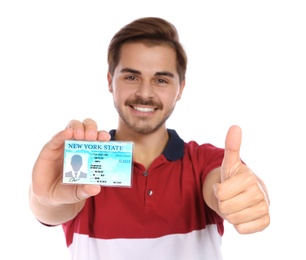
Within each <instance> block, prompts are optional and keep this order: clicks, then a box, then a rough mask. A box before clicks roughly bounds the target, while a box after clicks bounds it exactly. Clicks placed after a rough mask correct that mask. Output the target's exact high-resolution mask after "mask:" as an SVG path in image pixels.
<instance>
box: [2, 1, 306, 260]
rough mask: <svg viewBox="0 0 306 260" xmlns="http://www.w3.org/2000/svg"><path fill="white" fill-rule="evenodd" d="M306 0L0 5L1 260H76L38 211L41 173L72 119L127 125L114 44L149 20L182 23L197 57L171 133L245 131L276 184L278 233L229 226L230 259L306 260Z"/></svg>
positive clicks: (214, 138) (248, 149)
mask: <svg viewBox="0 0 306 260" xmlns="http://www.w3.org/2000/svg"><path fill="white" fill-rule="evenodd" d="M304 2H305V1H295V0H291V1H282V0H279V1H269V0H266V1H261V0H259V1H179V0H176V1H165V0H162V1H160V0H154V1H150V2H149V1H140V0H138V1H135V0H129V1H124V0H119V1H66V0H62V1H59V0H54V1H38V0H37V1H34V0H28V1H21V0H20V1H14V0H11V1H9V0H7V1H5V0H4V1H1V2H0V98H1V102H0V111H1V128H0V131H1V132H0V133H1V156H0V162H1V169H2V178H1V181H2V187H1V191H0V192H1V199H2V203H1V213H0V220H1V233H0V234H1V238H2V242H1V250H0V259H20V258H19V256H22V257H21V258H22V259H32V260H36V259H44V260H48V259H50V260H51V259H52V260H53V259H69V257H68V250H67V248H66V245H65V240H64V234H63V231H62V229H61V227H55V228H47V227H44V226H42V225H40V224H39V223H38V222H37V221H36V220H35V219H34V217H33V215H32V214H31V212H30V210H29V207H28V196H27V192H28V187H29V184H30V179H31V170H32V166H33V164H34V161H35V159H36V157H37V155H38V153H39V151H40V149H41V147H42V146H43V144H44V143H45V142H47V141H48V140H49V139H50V138H51V137H52V136H53V135H54V134H55V133H56V132H58V131H60V130H62V129H63V128H65V126H66V125H67V123H68V122H69V120H70V119H73V118H76V119H79V120H83V119H84V118H86V117H90V118H93V119H95V120H96V121H97V122H98V124H99V127H100V128H101V129H106V130H109V129H111V128H115V127H116V125H117V114H116V112H115V109H114V108H113V104H112V97H111V94H109V93H108V91H107V81H106V72H107V63H106V52H107V46H108V43H109V41H110V39H111V37H112V36H113V34H114V33H115V32H117V30H119V29H120V28H121V27H122V26H124V25H125V24H126V23H128V22H130V21H132V20H134V19H136V18H139V17H142V16H159V17H162V18H166V19H168V20H169V21H170V22H172V23H173V24H175V26H176V27H177V29H178V30H179V32H180V38H181V42H182V43H183V45H184V47H185V49H186V51H187V54H188V57H189V65H188V72H187V85H186V88H185V92H184V95H183V98H182V100H181V101H179V102H178V104H177V108H176V110H175V112H174V113H173V115H172V117H171V118H170V120H169V121H168V125H167V126H168V127H169V128H175V129H176V130H177V131H178V133H179V134H180V135H181V137H182V138H184V139H185V141H189V140H192V139H194V140H196V141H198V142H199V143H203V142H211V143H213V144H215V145H216V146H220V147H223V144H224V138H225V134H226V132H227V129H228V127H229V126H230V125H232V124H238V125H240V126H241V128H242V130H243V143H242V148H241V156H242V158H243V160H244V161H246V162H247V164H248V165H249V166H250V167H251V168H252V169H253V171H254V172H255V173H257V174H258V175H259V176H261V177H262V178H263V179H264V180H265V182H266V184H267V186H268V188H269V192H270V198H271V225H270V227H269V228H267V229H266V230H265V231H264V232H262V233H257V234H254V235H239V234H237V233H236V231H234V229H233V228H232V227H231V226H229V225H226V226H225V235H224V238H223V246H222V250H223V252H224V259H228V260H232V259H235V260H239V259H243V260H245V259H248V260H251V259H256V260H257V259H306V252H305V239H304V235H305V232H306V228H305V217H306V213H305V198H306V196H305V187H304V186H305V184H304V182H305V174H306V172H305V145H306V140H305V133H306V124H305V112H306V104H305V87H306V51H305V50H306V48H305V46H306V18H305V17H306V15H305V14H306V8H305V5H304ZM200 3H201V4H200Z"/></svg>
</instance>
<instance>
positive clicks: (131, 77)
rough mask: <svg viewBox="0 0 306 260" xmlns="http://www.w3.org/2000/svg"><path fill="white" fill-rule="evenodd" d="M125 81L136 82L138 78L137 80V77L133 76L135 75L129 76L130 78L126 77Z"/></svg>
mask: <svg viewBox="0 0 306 260" xmlns="http://www.w3.org/2000/svg"><path fill="white" fill-rule="evenodd" d="M125 79H126V80H130V81H134V80H136V79H137V78H136V77H135V76H133V75H128V76H126V77H125Z"/></svg>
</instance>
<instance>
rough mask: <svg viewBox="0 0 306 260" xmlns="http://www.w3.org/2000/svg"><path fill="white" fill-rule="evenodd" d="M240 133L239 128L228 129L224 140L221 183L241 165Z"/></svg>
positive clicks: (234, 126)
mask: <svg viewBox="0 0 306 260" xmlns="http://www.w3.org/2000/svg"><path fill="white" fill-rule="evenodd" d="M241 138H242V133H241V129H240V127H239V126H236V125H233V126H231V127H230V128H229V130H228V132H227V135H226V138H225V150H224V158H223V162H222V166H221V181H222V182H223V181H224V180H226V179H228V178H229V177H230V176H231V175H233V174H235V169H237V167H238V166H239V165H240V164H241V160H240V146H241Z"/></svg>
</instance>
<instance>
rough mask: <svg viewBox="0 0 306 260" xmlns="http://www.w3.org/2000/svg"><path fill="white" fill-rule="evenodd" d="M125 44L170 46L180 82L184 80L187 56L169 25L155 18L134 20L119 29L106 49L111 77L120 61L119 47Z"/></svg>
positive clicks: (172, 26) (171, 26)
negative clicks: (174, 57)
mask: <svg viewBox="0 0 306 260" xmlns="http://www.w3.org/2000/svg"><path fill="white" fill-rule="evenodd" d="M126 42H143V43H145V44H148V45H162V44H166V45H168V46H170V47H171V48H172V49H173V50H174V51H175V52H176V64H177V65H176V67H177V72H178V75H179V78H180V82H182V81H183V80H185V74H186V69H187V55H186V53H185V50H184V49H183V47H182V45H181V43H180V42H179V35H178V32H177V30H176V28H175V27H174V25H172V24H171V23H169V22H167V21H166V20H164V19H161V18H157V17H145V18H140V19H137V20H134V21H133V22H131V23H129V24H127V25H126V26H124V27H123V28H121V29H120V30H119V31H118V32H117V33H116V34H115V35H114V37H113V38H112V40H111V42H110V44H109V47H108V57H107V59H108V71H109V72H110V74H111V75H113V73H114V70H115V68H116V66H117V65H118V62H119V59H120V50H121V46H122V45H123V44H124V43H126Z"/></svg>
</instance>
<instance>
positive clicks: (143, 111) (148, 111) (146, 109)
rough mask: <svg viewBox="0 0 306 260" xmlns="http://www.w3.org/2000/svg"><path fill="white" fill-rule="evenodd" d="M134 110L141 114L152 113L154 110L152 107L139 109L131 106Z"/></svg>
mask: <svg viewBox="0 0 306 260" xmlns="http://www.w3.org/2000/svg"><path fill="white" fill-rule="evenodd" d="M131 107H132V108H133V109H134V110H136V111H139V112H142V113H152V112H154V111H155V110H156V108H154V107H139V106H131Z"/></svg>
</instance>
